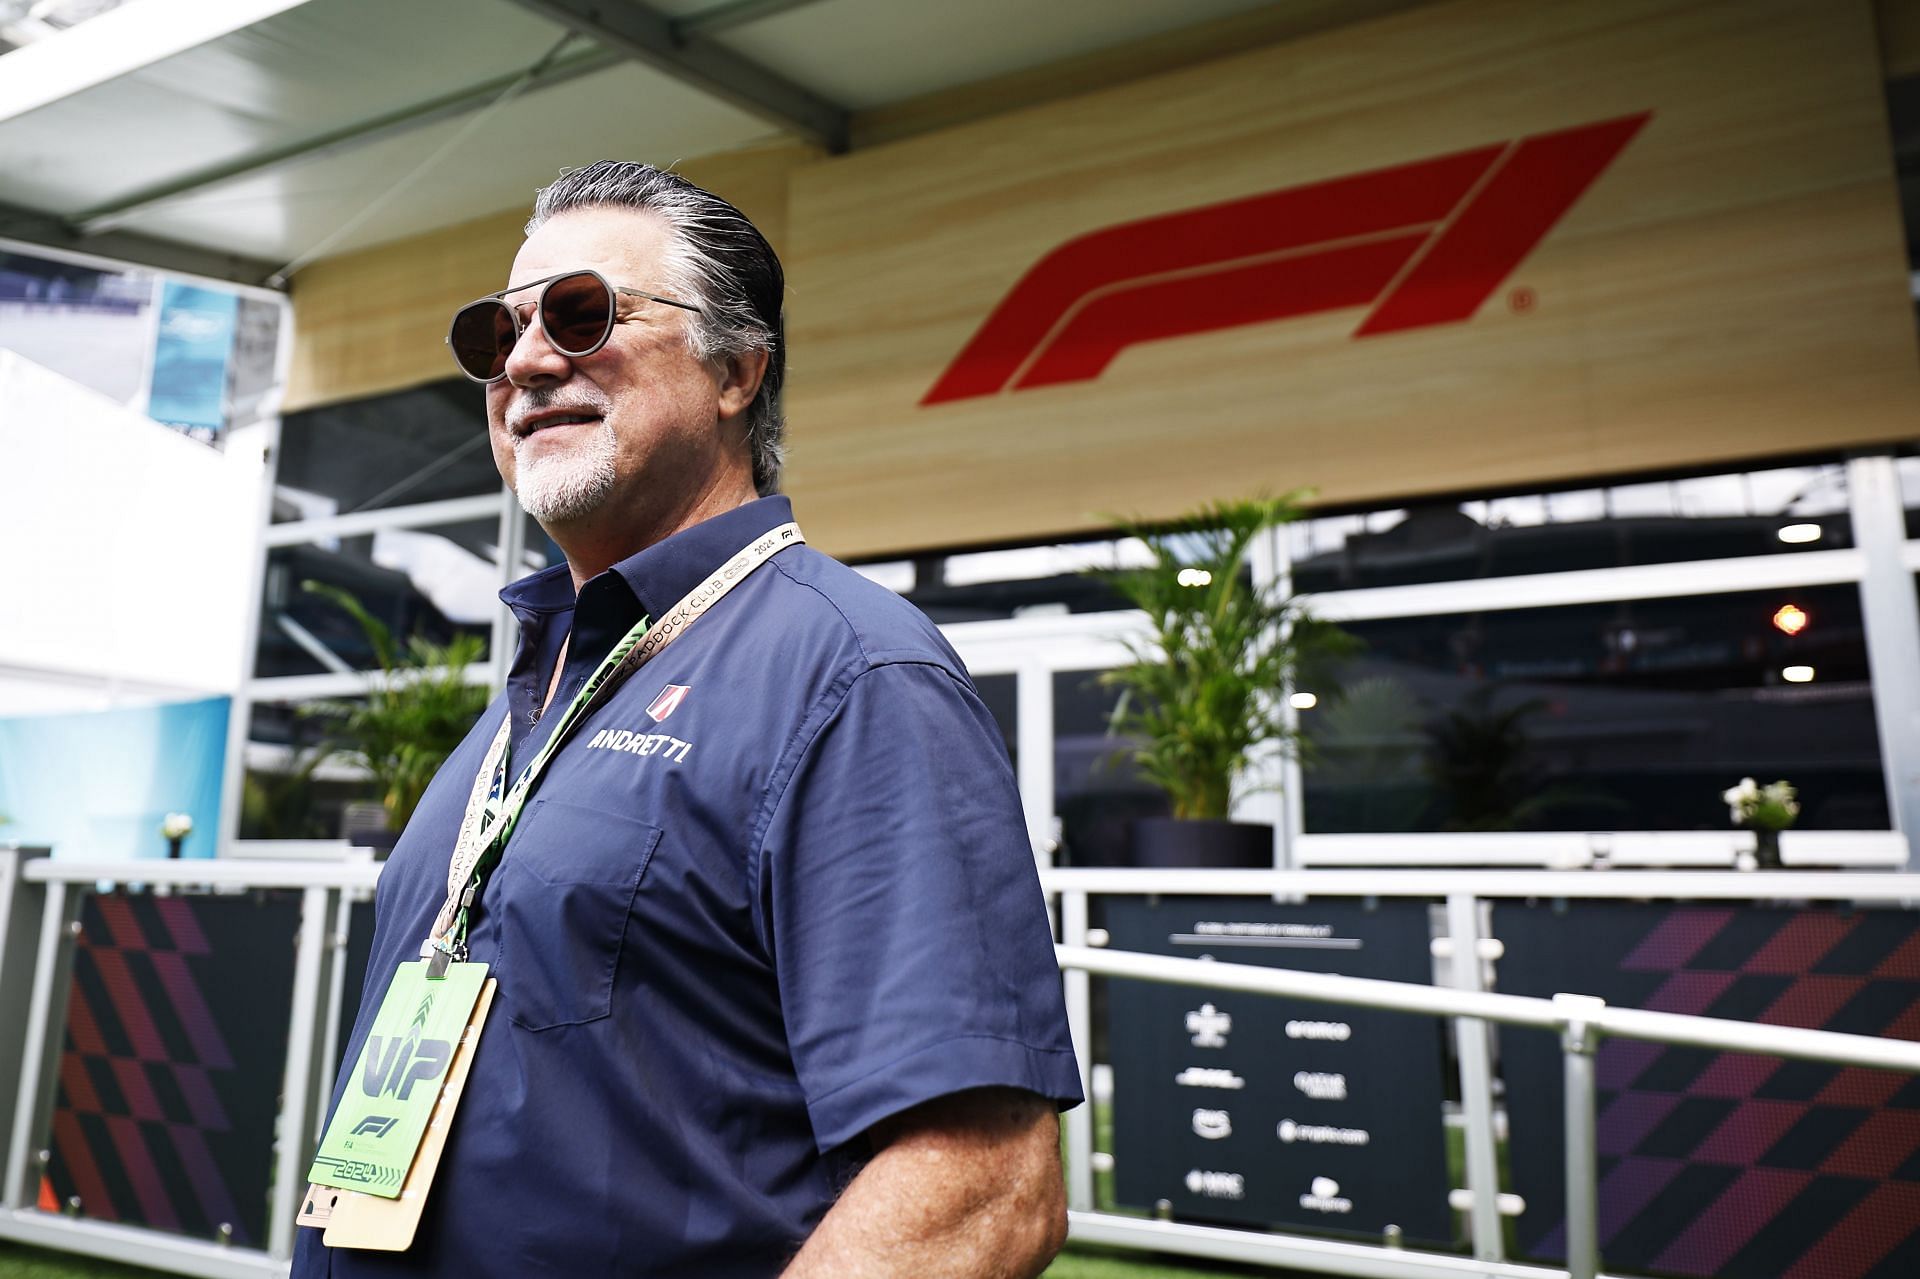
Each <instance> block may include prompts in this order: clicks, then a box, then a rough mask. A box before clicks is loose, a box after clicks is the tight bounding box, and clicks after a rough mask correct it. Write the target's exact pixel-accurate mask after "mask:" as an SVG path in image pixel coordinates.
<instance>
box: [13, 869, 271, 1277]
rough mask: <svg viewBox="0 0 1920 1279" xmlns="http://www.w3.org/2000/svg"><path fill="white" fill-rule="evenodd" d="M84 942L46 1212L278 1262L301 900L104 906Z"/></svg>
mask: <svg viewBox="0 0 1920 1279" xmlns="http://www.w3.org/2000/svg"><path fill="white" fill-rule="evenodd" d="M80 926H81V933H80V939H79V942H78V943H77V945H76V946H75V948H74V956H73V990H72V994H71V995H70V996H69V997H68V1001H67V1016H66V1022H65V1025H66V1032H65V1038H64V1043H63V1051H62V1053H61V1057H60V1075H59V1086H58V1091H57V1092H56V1094H55V1102H54V1113H53V1130H52V1132H51V1134H50V1135H49V1139H48V1141H47V1143H46V1144H47V1148H48V1150H49V1151H50V1153H51V1159H50V1161H49V1163H48V1165H47V1169H46V1174H45V1177H44V1179H43V1180H42V1182H41V1186H40V1193H39V1201H40V1205H41V1206H42V1207H43V1208H48V1209H65V1208H71V1209H72V1210H74V1211H76V1212H78V1213H79V1215H81V1216H83V1217H89V1218H92V1219H94V1220H97V1221H113V1222H121V1223H124V1224H128V1225H139V1226H147V1227H151V1228H153V1229H156V1230H166V1231H173V1232H176V1233H179V1234H183V1235H190V1236H194V1237H197V1238H201V1239H216V1238H222V1237H226V1238H230V1239H231V1240H232V1242H234V1243H237V1244H247V1245H251V1246H253V1247H256V1248H258V1247H264V1246H266V1241H267V1209H268V1187H269V1186H271V1185H272V1182H273V1175H272V1174H273V1142H274V1126H275V1123H276V1121H277V1116H278V1114H279V1098H280V1085H281V1082H282V1076H283V1075H284V1073H285V1070H286V1060H287V1029H288V1017H289V1016H290V1012H289V1009H290V1008H291V1004H292V999H293V968H294V942H295V939H296V936H297V935H298V933H299V930H300V894H299V893H297V892H255V893H249V894H247V895H245V896H218V897H207V896H197V895H196V896H186V895H183V894H175V895H172V896H166V897H161V896H157V895H154V894H150V893H123V892H115V893H104V894H97V895H89V896H88V897H87V898H86V900H85V902H84V904H83V905H82V908H81V912H80ZM222 1226H227V1227H229V1229H230V1233H229V1234H227V1235H225V1236H223V1235H222V1234H221V1230H220V1228H221V1227H222Z"/></svg>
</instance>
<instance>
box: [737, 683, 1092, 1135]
mask: <svg viewBox="0 0 1920 1279" xmlns="http://www.w3.org/2000/svg"><path fill="white" fill-rule="evenodd" d="M797 750H798V752H799V753H798V757H797V762H796V763H795V765H794V767H793V771H792V773H791V775H790V777H789V778H788V779H787V781H786V784H785V786H784V789H783V790H782V791H781V794H780V797H779V799H778V801H777V803H776V804H775V807H774V809H773V811H772V813H771V815H770V817H769V820H768V824H767V827H766V834H765V836H764V838H763V839H762V841H761V859H760V875H761V883H760V891H761V893H762V910H763V912H764V921H765V929H766V933H767V943H768V945H769V947H770V950H771V953H772V958H773V962H774V965H775V969H776V972H777V974H778V979H779V987H780V1001H781V1008H782V1013H783V1016H784V1018H785V1021H786V1029H787V1038H788V1043H789V1047H790V1049H791V1051H792V1054H793V1062H794V1067H795V1070H796V1072H797V1074H798V1076H799V1080H800V1085H801V1088H802V1090H803V1091H804V1093H805V1095H806V1099H807V1107H808V1111H809V1114H810V1116H811V1119H812V1122H813V1128H814V1137H815V1141H816V1143H817V1144H818V1146H819V1148H820V1149H821V1150H822V1151H827V1150H831V1149H833V1148H834V1147H836V1146H839V1145H841V1144H842V1143H844V1142H846V1141H847V1140H849V1139H850V1138H853V1137H855V1136H858V1135H859V1134H860V1133H862V1132H864V1131H866V1130H867V1129H868V1128H869V1127H871V1126H872V1125H873V1124H875V1123H877V1122H879V1121H880V1120H882V1119H885V1118H887V1117H888V1116H890V1115H893V1114H897V1113H899V1112H900V1111H902V1110H905V1109H907V1108H908V1107H910V1106H914V1105H917V1104H919V1103H920V1102H923V1101H929V1100H931V1099H933V1098H935V1097H941V1096H945V1095H947V1094H949V1093H954V1092H959V1091H961V1090H963V1089H967V1088H977V1087H985V1086H990V1085H1002V1086H1008V1087H1014V1088H1022V1089H1026V1090H1027V1091H1030V1092H1034V1093H1038V1094H1040V1095H1041V1096H1043V1097H1047V1098H1051V1099H1052V1100H1054V1101H1055V1102H1057V1103H1060V1104H1062V1105H1073V1104H1077V1103H1078V1102H1079V1101H1080V1100H1082V1098H1081V1091H1080V1081H1079V1072H1078V1069H1077V1067H1076V1065H1075V1062H1074V1056H1073V1049H1072V1044H1071V1040H1070V1038H1069V1035H1068V1031H1067V1022H1066V1011H1065V1006H1064V1003H1063V1001H1062V998H1061V987H1060V979H1059V971H1058V969H1057V967H1056V966H1055V963H1054V958H1053V945H1052V935H1051V932H1050V930H1049V928H1048V924H1047V916H1046V907H1045V902H1044V899H1043V898H1042V896H1041V892H1040V883H1039V878H1038V876H1037V875H1036V873H1035V871H1034V864H1033V854H1032V852H1031V851H1030V848H1029V846H1028V842H1027V834H1026V826H1025V822H1024V820H1023V818H1022V816H1021V812H1020V801H1019V795H1018V792H1017V790H1016V788H1015V785H1014V780H1013V772H1012V769H1011V767H1010V766H1009V764H1008V762H1007V754H1006V748H1005V747H1004V746H1003V745H1002V744H1001V740H1000V736H999V733H998V731H997V729H996V728H995V727H994V723H993V720H992V717H991V716H990V715H989V714H988V713H987V709H986V707H985V706H984V705H982V703H981V702H980V699H979V697H978V696H977V695H976V694H975V693H974V691H973V689H972V688H971V687H969V686H968V685H967V684H966V682H965V681H964V680H962V679H960V678H958V677H956V676H955V675H954V674H953V673H952V672H950V671H948V670H946V669H945V668H943V667H941V666H939V665H935V664H932V663H924V662H899V663H891V664H886V665H880V666H875V667H872V668H870V669H867V670H864V671H862V672H861V673H860V674H859V675H858V676H857V677H855V678H854V679H853V680H852V682H851V684H850V685H849V686H848V687H847V691H846V693H845V694H844V696H842V697H841V698H840V699H839V701H838V704H837V705H834V706H832V707H831V708H828V709H826V710H825V711H824V713H823V715H822V717H821V719H820V720H819V722H818V723H817V725H816V726H815V728H814V731H813V733H812V735H811V737H810V739H809V740H807V741H806V742H804V743H803V744H802V745H800V746H799V747H798V748H797Z"/></svg>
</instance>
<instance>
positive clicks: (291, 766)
mask: <svg viewBox="0 0 1920 1279" xmlns="http://www.w3.org/2000/svg"><path fill="white" fill-rule="evenodd" d="M343 700H344V699H343ZM313 709H314V708H313V706H312V704H310V703H293V702H255V703H254V704H253V714H252V718H251V719H250V721H249V724H248V731H247V753H246V773H245V780H244V783H243V786H242V789H241V792H240V838H241V839H341V838H344V837H345V836H346V833H347V828H348V826H349V824H350V822H349V809H348V806H349V805H355V804H358V805H374V806H376V807H377V804H378V796H377V795H376V794H375V793H374V791H375V788H374V784H373V779H372V778H370V777H368V776H367V774H366V771H365V770H364V769H360V768H356V767H354V766H352V765H350V764H346V763H343V762H341V761H339V760H337V759H335V758H332V757H331V755H330V752H329V751H328V749H327V746H328V739H327V734H328V729H329V725H328V722H327V720H326V719H325V718H324V717H322V716H319V715H316V714H314V713H312V712H313ZM356 811H359V810H356ZM362 824H367V823H362Z"/></svg>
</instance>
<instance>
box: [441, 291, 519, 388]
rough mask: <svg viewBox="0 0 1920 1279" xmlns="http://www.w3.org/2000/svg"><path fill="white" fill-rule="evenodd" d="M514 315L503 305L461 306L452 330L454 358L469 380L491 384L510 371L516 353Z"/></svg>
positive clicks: (477, 304)
mask: <svg viewBox="0 0 1920 1279" xmlns="http://www.w3.org/2000/svg"><path fill="white" fill-rule="evenodd" d="M517 336H518V334H517V333H515V331H514V327H513V314H512V313H511V312H510V311H508V310H507V308H506V305H505V304H504V303H501V302H495V301H486V302H475V303H473V304H471V305H470V306H464V307H461V308H460V310H459V311H458V312H457V313H455V315H454V317H453V327H452V328H451V329H450V330H448V333H447V337H448V343H449V345H451V346H452V347H453V358H454V360H455V362H457V363H458V364H459V365H460V369H461V371H462V372H463V373H465V374H466V375H467V376H468V377H470V378H474V379H476V380H477V381H481V382H491V381H493V380H494V379H495V378H497V377H499V376H500V375H501V374H503V373H505V372H506V371H507V357H508V356H509V355H511V354H513V343H514V339H515V338H516V337H517Z"/></svg>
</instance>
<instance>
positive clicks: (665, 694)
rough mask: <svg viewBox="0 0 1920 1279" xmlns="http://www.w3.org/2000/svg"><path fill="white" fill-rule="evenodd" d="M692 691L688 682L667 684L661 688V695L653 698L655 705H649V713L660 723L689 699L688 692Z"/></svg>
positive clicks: (654, 720)
mask: <svg viewBox="0 0 1920 1279" xmlns="http://www.w3.org/2000/svg"><path fill="white" fill-rule="evenodd" d="M691 691H692V689H691V688H690V687H689V686H688V685H686V684H669V685H667V686H666V687H665V688H663V689H661V690H660V696H658V697H656V698H654V699H653V705H651V706H649V707H647V714H648V715H649V716H651V717H652V719H653V722H654V723H656V724H658V723H659V722H660V721H661V720H663V719H665V718H666V717H667V716H669V715H671V714H673V712H674V709H675V708H676V707H678V706H679V705H680V703H682V702H684V701H686V700H687V694H688V693H689V692H691Z"/></svg>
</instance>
